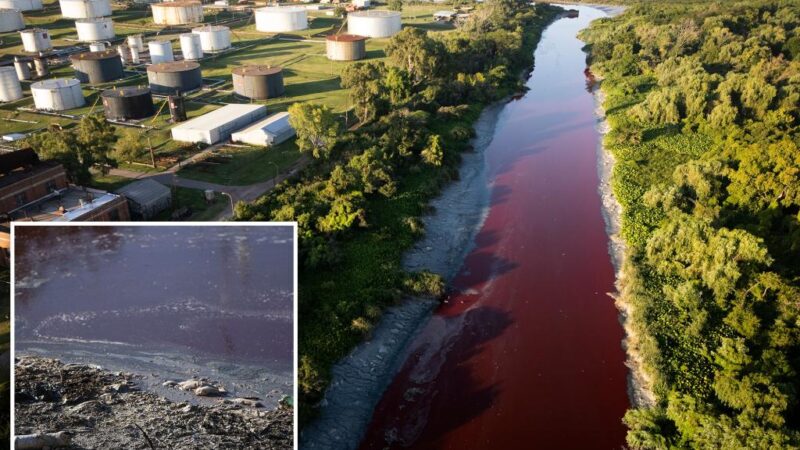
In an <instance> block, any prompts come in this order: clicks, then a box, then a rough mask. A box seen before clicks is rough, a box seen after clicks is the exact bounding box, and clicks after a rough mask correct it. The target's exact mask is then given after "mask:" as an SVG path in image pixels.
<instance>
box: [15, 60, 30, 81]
mask: <svg viewBox="0 0 800 450" xmlns="http://www.w3.org/2000/svg"><path fill="white" fill-rule="evenodd" d="M32 62H33V61H31V60H30V59H23V58H20V57H19V56H15V57H14V70H15V71H16V72H17V78H19V79H20V80H30V79H31V78H33V77H32V76H31V63H32Z"/></svg>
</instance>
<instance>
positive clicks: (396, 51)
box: [386, 27, 441, 84]
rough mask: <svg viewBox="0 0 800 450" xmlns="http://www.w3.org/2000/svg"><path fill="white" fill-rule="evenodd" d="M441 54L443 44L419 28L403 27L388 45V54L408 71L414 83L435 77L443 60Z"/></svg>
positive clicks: (395, 62)
mask: <svg viewBox="0 0 800 450" xmlns="http://www.w3.org/2000/svg"><path fill="white" fill-rule="evenodd" d="M440 54H441V45H440V44H439V43H438V42H437V41H435V40H433V39H431V38H430V37H428V33H427V32H426V31H425V30H421V29H419V28H412V27H407V28H403V30H401V31H400V32H399V33H397V34H395V35H394V37H392V40H391V41H389V45H388V46H386V55H387V56H388V57H389V59H390V60H391V61H392V62H393V63H394V64H396V65H397V66H399V67H402V68H403V69H404V70H405V71H406V72H408V75H409V77H410V78H411V81H412V83H413V84H419V83H421V82H422V81H423V80H428V79H431V78H433V76H434V75H435V74H436V70H437V66H438V64H439V63H440V62H441V57H440Z"/></svg>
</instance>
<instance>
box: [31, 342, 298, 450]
mask: <svg viewBox="0 0 800 450" xmlns="http://www.w3.org/2000/svg"><path fill="white" fill-rule="evenodd" d="M15 375H16V390H15V395H16V407H15V417H16V421H15V422H16V434H17V440H16V441H15V445H16V446H19V445H20V444H24V443H25V442H31V441H35V442H43V440H47V441H48V442H50V441H51V439H53V438H55V437H58V438H59V439H61V441H60V442H62V444H59V445H61V447H53V446H50V445H48V447H51V448H72V449H78V448H80V449H101V448H126V449H151V448H169V449H196V448H258V449H265V450H272V449H276V450H277V449H291V448H293V444H294V443H293V412H292V409H291V408H286V407H279V408H277V409H275V410H272V411H269V410H264V409H259V407H260V406H261V404H260V403H259V402H258V400H257V399H252V398H233V399H227V398H224V397H225V396H226V395H227V393H226V391H225V390H224V388H223V387H222V386H221V385H219V384H218V383H214V382H210V381H208V380H205V379H198V380H186V381H185V382H182V383H178V382H171V383H174V385H175V387H176V388H179V385H185V386H186V390H189V385H193V386H194V387H193V388H191V391H192V392H193V393H194V394H195V395H213V396H216V397H219V402H218V403H216V404H213V405H211V406H207V405H192V404H188V403H185V402H184V403H176V402H172V401H169V400H167V399H165V398H163V397H161V396H159V395H156V394H154V393H152V392H147V391H142V390H140V389H139V387H138V384H137V376H136V375H134V374H130V373H124V372H117V373H112V372H108V371H105V370H102V369H100V368H98V367H92V366H87V365H78V364H63V363H61V362H60V361H58V360H54V359H48V358H41V357H33V356H25V357H22V358H19V359H17V360H16V362H15ZM20 439H22V440H23V442H20ZM26 439H27V441H25V440H26ZM25 448H42V447H25Z"/></svg>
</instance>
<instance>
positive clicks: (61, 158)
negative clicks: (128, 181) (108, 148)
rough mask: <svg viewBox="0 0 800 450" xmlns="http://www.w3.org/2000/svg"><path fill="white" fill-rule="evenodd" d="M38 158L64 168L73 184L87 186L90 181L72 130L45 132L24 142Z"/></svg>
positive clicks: (90, 176)
mask: <svg viewBox="0 0 800 450" xmlns="http://www.w3.org/2000/svg"><path fill="white" fill-rule="evenodd" d="M26 144H27V145H29V146H30V147H31V148H32V149H33V150H34V151H35V152H36V154H37V155H39V158H41V159H42V160H43V161H53V162H56V163H59V164H61V165H62V166H64V170H65V171H66V172H67V177H69V179H70V180H71V181H72V182H73V183H75V184H87V183H88V182H90V181H91V180H92V174H91V173H90V172H89V167H88V166H86V165H84V164H83V162H82V161H81V160H80V158H79V151H78V146H79V144H78V139H77V137H76V136H75V133H74V132H73V131H72V130H65V131H57V130H53V131H45V132H43V133H38V134H34V135H32V136H31V137H29V138H28V139H27V140H26Z"/></svg>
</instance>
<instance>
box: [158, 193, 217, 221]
mask: <svg viewBox="0 0 800 450" xmlns="http://www.w3.org/2000/svg"><path fill="white" fill-rule="evenodd" d="M227 206H228V197H225V196H224V195H221V194H220V193H217V195H216V196H215V198H214V200H213V201H212V202H211V203H208V202H207V201H206V198H205V193H204V192H203V191H201V190H198V189H189V188H184V187H172V208H171V209H168V210H166V211H162V212H161V213H160V214H158V215H157V216H156V217H154V218H153V220H154V221H156V222H166V221H170V220H172V212H173V211H177V210H178V209H180V208H183V207H187V208H189V209H190V210H191V211H192V215H191V216H189V217H187V218H185V219H184V220H196V221H205V220H213V219H214V218H216V217H217V215H219V214H220V213H221V212H222V211H223V210H224V209H225V208H226V207H227Z"/></svg>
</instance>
